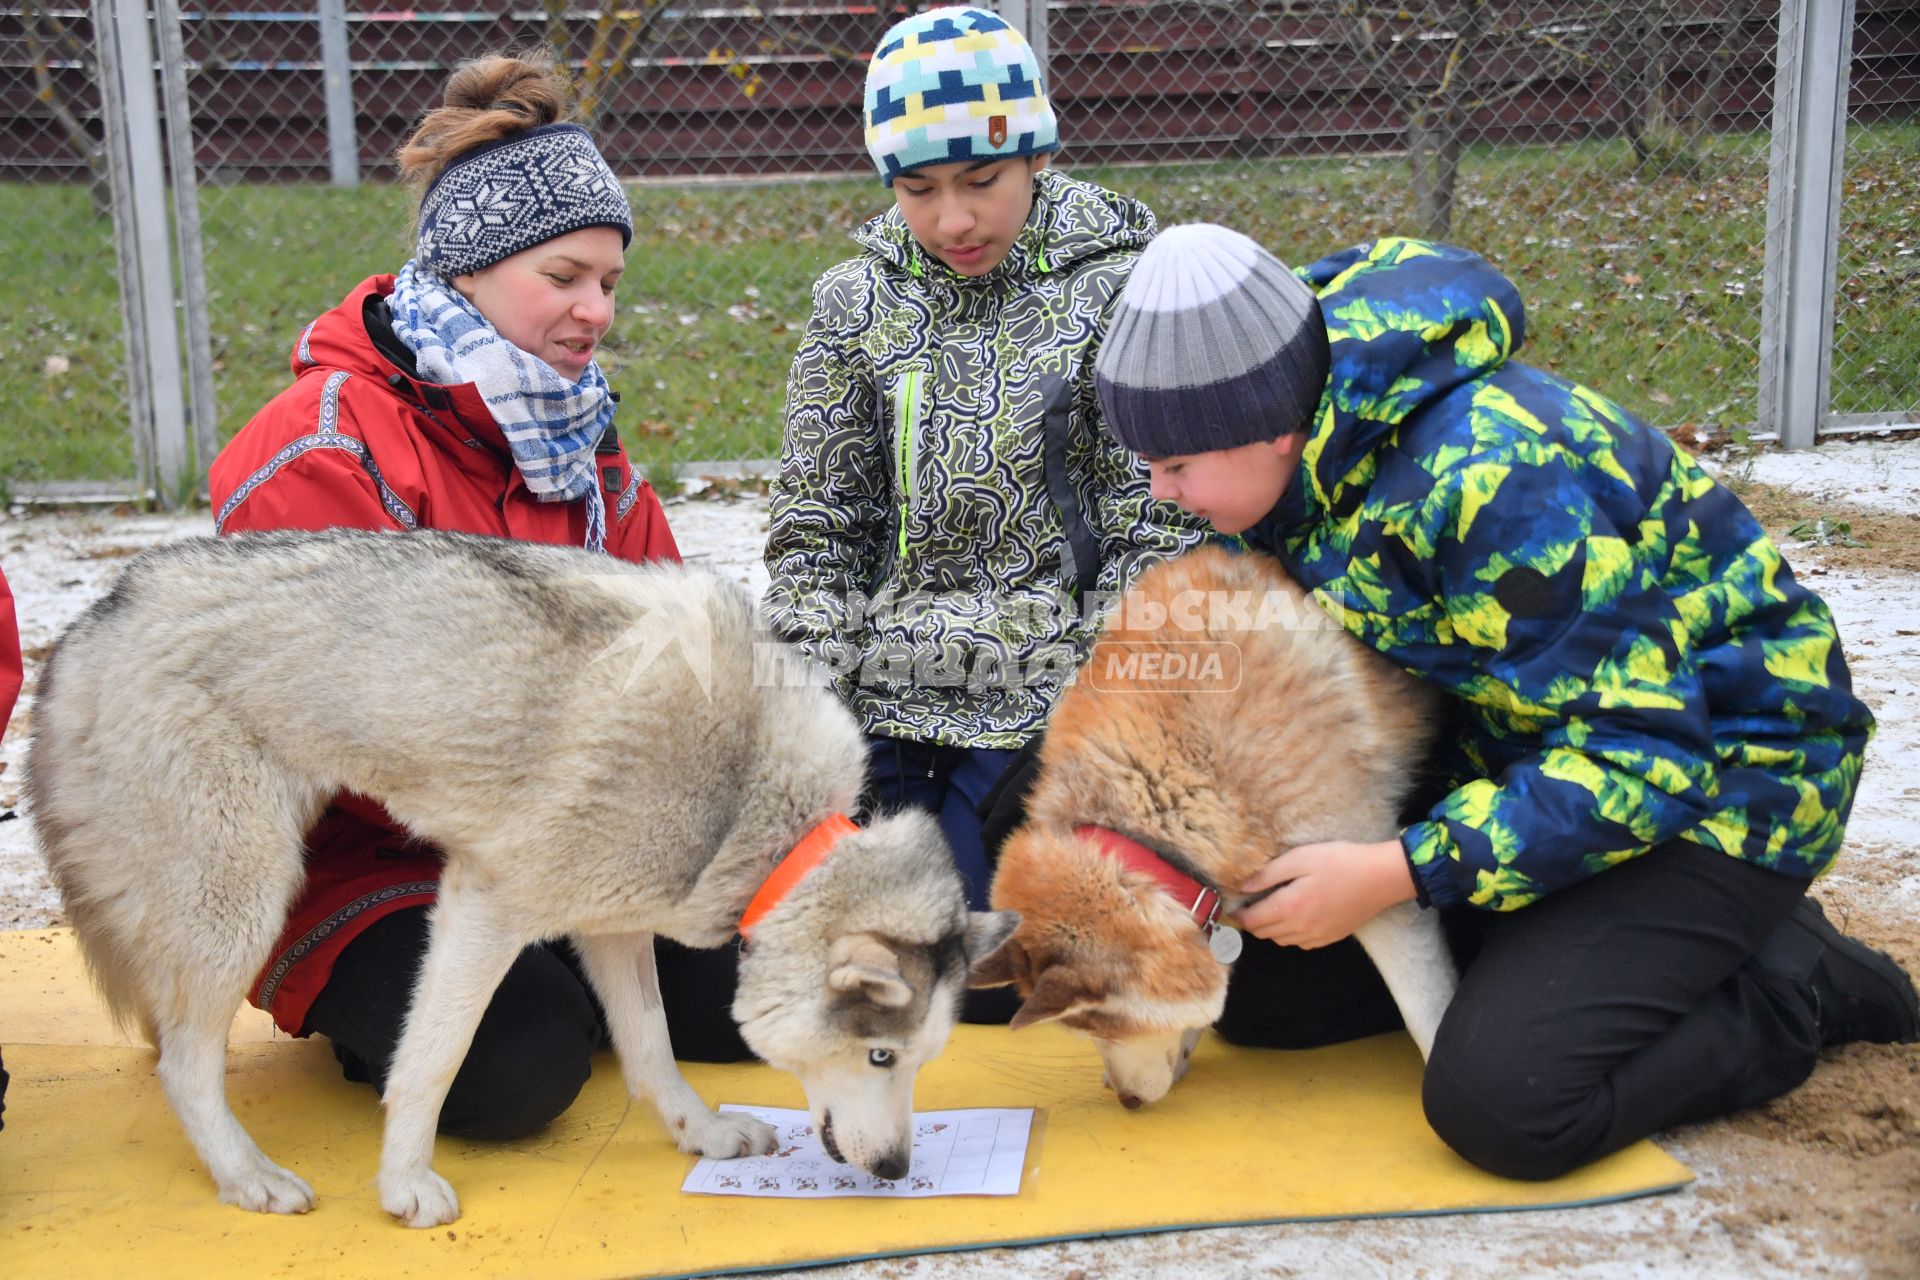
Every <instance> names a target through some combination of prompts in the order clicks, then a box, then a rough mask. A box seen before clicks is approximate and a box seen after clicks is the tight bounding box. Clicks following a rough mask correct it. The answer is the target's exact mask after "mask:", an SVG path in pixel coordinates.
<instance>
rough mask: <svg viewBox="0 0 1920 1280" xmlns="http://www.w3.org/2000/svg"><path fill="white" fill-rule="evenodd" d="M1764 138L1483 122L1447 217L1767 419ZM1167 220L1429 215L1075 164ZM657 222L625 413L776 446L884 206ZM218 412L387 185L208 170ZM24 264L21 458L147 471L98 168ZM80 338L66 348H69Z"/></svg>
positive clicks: (666, 443) (1908, 240) (4, 344)
mask: <svg viewBox="0 0 1920 1280" xmlns="http://www.w3.org/2000/svg"><path fill="white" fill-rule="evenodd" d="M1916 157H1920V125H1915V124H1894V125H1880V126H1875V127H1874V128H1872V129H1856V130H1855V131H1854V133H1853V137H1852V141H1851V144H1850V147H1849V152H1848V165H1847V191H1846V201H1845V205H1844V213H1843V229H1842V269H1841V284H1840V296H1839V300H1838V304H1837V311H1838V318H1837V321H1836V339H1835V352H1834V368H1835V371H1836V376H1835V384H1834V393H1833V408H1834V410H1835V412H1840V413H1849V412H1872V411H1885V410H1899V409H1911V408H1915V407H1920V406H1916V404H1915V399H1914V390H1913V385H1914V384H1913V370H1914V368H1915V367H1916V366H1920V308H1915V307H1914V306H1913V305H1912V299H1913V297H1914V296H1915V293H1914V290H1915V286H1916V284H1920V260H1917V258H1916V254H1915V249H1916V248H1920V237H1916V236H1915V233H1914V231H1913V228H1914V227H1915V226H1920V163H1916ZM1766 163H1767V139H1766V138H1765V137H1764V136H1747V137H1713V138H1709V139H1706V140H1705V141H1704V142H1702V143H1701V145H1700V146H1699V147H1698V148H1697V149H1696V150H1695V151H1694V152H1693V153H1692V154H1691V157H1690V160H1689V163H1688V165H1686V166H1682V167H1679V168H1674V169H1670V170H1668V171H1667V172H1666V173H1665V174H1663V175H1659V176H1642V175H1641V174H1640V173H1638V172H1637V170H1636V165H1635V163H1634V158H1633V155H1632V152H1631V150H1630V149H1629V147H1628V146H1627V144H1626V143H1625V142H1624V141H1608V142H1593V143H1573V144H1568V145H1564V146H1553V147H1547V146H1537V147H1494V146H1481V147H1475V148H1472V149H1471V150H1470V151H1469V152H1468V154H1467V155H1466V157H1465V158H1464V160H1463V164H1462V169H1461V177H1460V184H1459V192H1458V196H1457V200H1456V206H1455V220H1454V229H1453V232H1452V234H1451V235H1450V237H1449V238H1450V239H1451V240H1453V241H1454V242H1456V243H1460V244H1465V245H1468V246H1471V247H1472V248H1474V249H1477V250H1479V251H1480V252H1483V253H1485V254H1486V255H1487V256H1488V257H1489V258H1491V259H1492V260H1493V261H1494V262H1495V263H1496V264H1497V265H1498V266H1500V267H1501V269H1503V270H1504V271H1506V272H1507V273H1508V274H1509V275H1511V276H1512V277H1513V278H1514V279H1515V280H1516V281H1517V282H1518V283H1519V284H1520V287H1521V292H1522V295H1523V296H1524V297H1525V298H1526V303H1527V338H1526V346H1525V348H1524V351H1523V355H1524V358H1526V359H1528V360H1530V361H1532V362H1534V363H1537V364H1540V365H1543V366H1545V367H1547V368H1550V369H1552V370H1554V371H1555V372H1558V373H1562V374H1565V375H1567V376H1569V377H1574V378H1579V379H1581V380H1583V381H1587V382H1590V383H1592V384H1593V385H1594V386H1596V387H1598V388H1600V389H1601V390H1602V391H1604V392H1606V393H1607V394H1608V395H1610V396H1612V397H1614V398H1615V399H1617V400H1619V401H1621V402H1622V403H1624V404H1625V405H1627V407H1629V408H1630V409H1632V410H1634V411H1635V412H1637V413H1639V414H1641V415H1642V416H1644V417H1646V418H1648V419H1649V420H1651V421H1654V422H1658V423H1662V424H1667V425H1678V424H1697V425H1702V426H1719V425H1728V424H1733V423H1740V422H1747V421H1751V419H1752V417H1753V413H1754V397H1755V382H1756V379H1757V377H1758V365H1759V353H1758V333H1759V325H1760V294H1761V278H1762V272H1763V270H1764V266H1765V263H1764V259H1763V256H1762V255H1763V248H1762V246H1763V241H1764V227H1765V209H1766ZM1076 172H1077V173H1078V174H1079V175H1080V176H1083V177H1087V178H1090V179H1092V180H1094V181H1097V182H1102V183H1104V184H1105V185H1108V186H1110V187H1113V188H1114V189H1116V190H1119V191H1124V192H1127V193H1128V194H1131V195H1135V196H1138V197H1139V198H1141V199H1143V200H1145V201H1146V202H1147V203H1148V204H1150V205H1151V206H1152V207H1153V208H1154V210H1155V211H1156V213H1157V214H1158V215H1159V217H1160V220H1161V222H1162V224H1163V225H1164V224H1169V223H1174V222H1186V221H1198V220H1206V221H1215V222H1223V223H1226V224H1228V225H1231V226H1234V227H1237V228H1239V229H1241V230H1243V231H1245V232H1247V233H1248V234H1249V235H1252V236H1253V237H1254V238H1256V239H1258V240H1260V241H1261V242H1262V243H1264V244H1266V245H1267V246H1268V247H1270V248H1271V249H1272V250H1273V251H1274V252H1275V253H1277V254H1279V255H1280V256H1281V257H1282V258H1283V259H1285V260H1287V261H1289V262H1295V263H1300V262H1306V261H1309V260H1311V259H1312V258H1315V257H1318V256H1319V255H1321V254H1323V253H1327V252H1330V251H1332V250H1335V249H1338V248H1341V247H1343V246H1345V245H1348V244H1352V243H1355V242H1357V241H1360V240H1364V239H1368V238H1371V237H1374V236H1378V235H1384V234H1415V233H1416V232H1417V230H1418V228H1417V225H1416V220H1415V215H1414V209H1413V205H1412V200H1411V197H1410V195H1409V190H1410V183H1409V180H1408V176H1407V168H1406V164H1405V162H1404V161H1403V160H1400V159H1398V158H1354V159H1340V158H1335V159H1289V160H1278V161H1267V160H1262V161H1227V162H1218V163H1207V164H1192V165H1160V166H1146V167H1131V166H1130V167H1115V168H1095V169H1081V170H1077V171H1076ZM632 195H633V205H634V213H635V217H636V221H637V223H638V226H637V228H636V232H635V237H634V241H633V245H632V248H631V249H630V250H629V252H628V255H627V277H626V280H625V282H623V284H622V286H621V290H620V316H619V320H618V322H617V324H616V327H615V330H614V332H613V334H612V335H611V336H610V338H609V341H608V345H607V347H606V348H605V349H604V350H605V352H606V355H605V357H604V364H605V367H606V369H607V372H608V376H609V378H610V379H611V381H612V382H613V385H614V387H615V388H616V389H617V390H619V391H620V392H621V393H622V401H623V403H622V409H621V415H620V421H621V424H622V432H623V434H624V436H625V437H626V439H627V440H628V442H629V445H630V447H631V448H632V450H633V452H634V454H635V456H636V459H637V460H638V461H639V462H640V463H641V465H643V466H646V467H648V468H649V469H650V470H654V471H656V473H657V472H658V471H659V469H661V468H664V467H666V466H668V465H670V464H672V463H674V462H679V461H687V460H692V459H704V458H740V457H770V456H773V455H775V454H777V453H778V450H779V441H780V412H781V401H782V397H783V394H784V388H785V381H786V373H787V366H788V363H789V362H790V361H791V359H792V356H793V351H794V348H795V346H796V345H797V344H798V342H799V337H800V330H801V328H802V326H803V325H804V324H805V322H806V316H807V310H808V305H809V297H810V292H811V287H812V284H813V281H814V279H815V278H816V277H818V275H819V274H820V273H821V272H822V271H823V270H825V269H826V268H827V267H828V266H830V265H831V264H832V263H834V262H836V261H838V260H840V259H841V258H844V257H847V256H849V255H850V254H851V253H853V252H854V246H853V245H852V243H851V242H850V241H849V239H848V235H849V234H850V233H851V231H852V230H853V229H854V228H855V227H856V226H857V225H858V224H859V223H860V222H861V221H862V220H863V219H864V218H866V217H868V216H871V215H872V214H874V213H877V212H880V211H881V210H882V209H884V208H885V207H886V204H887V201H888V199H889V197H888V193H887V192H886V191H885V189H884V188H882V187H881V186H879V184H878V183H876V182H872V181H870V180H866V179H846V180H835V181H824V182H805V183H786V184H778V185H773V184H767V185H752V184H699V185H684V186H666V185H648V186H643V187H636V188H634V190H633V192H632ZM201 210H202V218H203V221H204V223H205V229H206V230H205V243H206V252H207V277H208V291H209V297H210V312H211V316H212V329H213V345H214V359H215V362H216V375H215V376H216V381H217V387H218V399H219V404H220V434H221V437H222V438H223V439H224V438H226V437H227V436H230V435H231V434H232V433H233V432H234V431H236V430H238V429H239V427H240V426H241V425H242V424H243V423H244V422H245V421H246V420H247V418H248V417H249V416H250V415H251V414H252V413H253V411H254V410H255V409H257V408H258V407H259V405H260V404H261V403H263V402H264V401H265V400H266V399H267V398H268V397H270V396H271V395H273V394H274V393H275V392H276V391H278V390H279V389H280V388H281V387H284V386H285V385H286V384H287V382H288V380H289V378H290V373H289V371H288V364H287V357H288V351H289V349H290V347H291V345H292V343H293V341H294V339H295V337H296V336H297V335H298V333H299V331H300V329H301V327H302V326H303V325H304V324H305V323H306V322H307V321H308V320H309V319H311V318H312V317H313V316H314V315H316V314H318V313H319V312H320V311H322V310H324V309H325V308H327V307H329V306H331V305H333V304H334V303H335V302H337V301H338V300H339V298H340V297H341V296H342V295H343V294H344V293H346V291H347V290H348V289H349V288H350V287H351V286H352V285H353V284H354V283H355V282H357V281H358V280H359V279H360V278H361V277H363V276H365V275H368V274H371V273H374V272H378V271H391V270H394V269H395V268H397V267H398V266H399V265H400V263H401V262H402V261H404V259H405V257H406V254H407V246H408V231H409V228H408V217H409V212H410V211H409V206H408V201H407V197H406V193H405V192H404V191H401V190H399V189H397V188H392V187H361V188H357V189H354V190H345V191H336V190H333V189H330V188H327V187H322V186H276V187H209V188H205V189H203V190H202V191H201ZM0 218H3V219H4V220H5V221H4V225H5V228H6V230H5V231H3V232H0V236H4V237H5V242H6V244H7V247H8V261H9V262H10V263H12V264H15V270H14V271H13V272H11V273H9V275H8V277H7V278H6V280H5V282H4V283H0V387H3V388H4V390H5V393H6V396H7V404H8V406H9V409H10V411H11V413H12V415H13V418H12V422H13V425H12V426H11V427H10V429H9V430H8V431H6V432H4V433H0V482H5V481H7V480H31V479H79V478H104V477H111V476H118V475H127V474H130V473H131V470H132V451H131V446H130V445H129V444H128V441H127V432H126V428H125V421H126V405H125V396H124V390H123V384H124V378H123V375H122V372H121V367H120V365H121V360H122V347H121V338H120V309H119V302H118V298H117V295H116V291H115V287H114V278H113V246H112V237H111V230H110V228H109V226H108V224H107V223H106V222H105V221H104V220H98V219H95V218H94V217H93V216H92V215H91V213H90V212H89V211H88V208H87V201H86V196H85V193H84V192H83V191H82V190H80V189H78V188H66V187H48V186H38V187H36V186H24V185H10V186H0ZM50 356H57V357H60V358H61V359H62V360H64V361H65V369H64V371H56V370H58V368H59V362H58V361H56V362H55V363H54V364H53V365H49V364H48V357H50Z"/></svg>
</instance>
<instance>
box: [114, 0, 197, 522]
mask: <svg viewBox="0 0 1920 1280" xmlns="http://www.w3.org/2000/svg"><path fill="white" fill-rule="evenodd" d="M103 5H104V6H105V7H106V8H107V9H108V10H109V11H110V14H111V18H112V21H111V23H110V24H103V25H102V26H101V28H100V32H101V35H102V36H103V37H106V36H108V35H109V34H110V35H111V38H112V40H113V42H114V59H113V60H114V62H115V64H116V68H115V69H116V70H117V71H118V76H117V80H118V84H117V87H116V93H115V96H116V97H117V98H118V99H119V102H120V105H121V107H122V110H121V111H120V112H118V113H114V114H112V115H110V116H109V117H108V121H109V125H108V127H109V128H110V129H115V130H116V131H117V132H118V133H119V134H120V135H121V136H120V138H118V139H117V140H116V141H115V142H114V144H113V145H114V146H115V147H118V148H124V150H123V151H122V152H121V154H122V155H123V156H124V160H125V164H124V172H125V176H126V179H127V181H126V184H125V185H124V186H117V187H116V189H115V191H114V200H113V214H114V226H115V233H116V235H118V236H124V237H125V241H124V243H125V249H124V251H123V252H122V254H121V279H120V288H121V290H122V292H123V293H124V294H127V295H129V298H130V301H129V305H128V306H127V308H126V313H127V316H128V319H129V328H130V329H133V328H135V327H137V328H138V330H139V332H138V334H137V335H130V336H129V339H128V344H127V349H128V357H129V359H128V369H127V373H128V381H129V382H130V383H133V384H135V385H136V386H139V385H140V384H143V383H144V387H143V388H142V391H143V393H144V395H141V394H136V395H134V396H132V397H130V404H131V405H133V406H136V408H135V409H134V412H133V413H132V415H131V416H132V419H133V430H134V433H135V439H136V440H139V439H141V438H143V437H144V438H145V440H146V442H147V445H146V448H144V449H142V448H140V447H139V446H138V445H136V447H135V456H136V457H138V458H140V459H141V461H142V464H143V465H142V471H143V474H142V475H141V477H140V484H141V486H142V487H143V488H147V489H150V490H151V491H152V493H153V495H154V496H155V497H156V498H157V499H158V500H159V501H160V503H161V505H162V506H172V505H174V504H175V503H176V502H177V501H178V500H179V499H180V498H182V497H184V496H186V495H188V494H190V493H191V492H192V490H193V485H192V463H191V460H190V457H189V453H188V449H187V419H186V408H185V403H184V400H185V396H184V388H183V387H182V385H181V380H180V329H179V323H178V320H177V317H176V316H175V313H174V305H173V254H172V250H171V248H170V246H169V243H168V241H169V238H170V232H169V228H168V226H167V210H168V200H167V180H166V175H165V174H164V173H163V172H162V171H161V167H160V159H161V156H162V155H163V154H165V153H164V152H163V151H162V150H161V146H160V111H159V103H158V101H157V100H156V98H155V95H154V90H153V72H154V59H153V41H152V39H151V37H150V35H149V34H148V31H147V7H146V3H145V0H103ZM103 43H105V41H104V40H103ZM103 65H104V60H103ZM119 167H120V166H116V168H119ZM123 223H125V224H126V225H125V227H124V228H123ZM136 348H137V349H138V350H139V351H140V352H142V353H143V354H144V356H145V359H144V360H141V359H139V358H138V356H137V355H136V354H135V352H136ZM143 398H144V400H145V407H146V412H145V413H141V412H140V411H139V409H138V407H137V406H139V405H140V403H141V400H142V399H143Z"/></svg>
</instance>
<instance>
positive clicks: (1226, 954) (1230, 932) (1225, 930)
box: [1207, 924, 1240, 964]
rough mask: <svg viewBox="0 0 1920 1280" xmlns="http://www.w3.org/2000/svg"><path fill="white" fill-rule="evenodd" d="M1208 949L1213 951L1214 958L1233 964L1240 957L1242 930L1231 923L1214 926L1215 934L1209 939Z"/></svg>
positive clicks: (1223, 962) (1222, 962)
mask: <svg viewBox="0 0 1920 1280" xmlns="http://www.w3.org/2000/svg"><path fill="white" fill-rule="evenodd" d="M1207 950H1209V951H1211V952H1213V958H1214V959H1215V960H1218V961H1219V962H1220V963H1221V964H1232V963H1233V962H1234V961H1235V960H1238V959H1239V958H1240V931H1239V930H1238V929H1236V928H1234V927H1233V926H1232V925H1230V924H1217V925H1215V926H1213V936H1212V937H1210V938H1208V939H1207Z"/></svg>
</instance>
